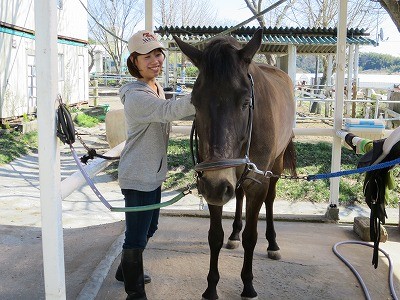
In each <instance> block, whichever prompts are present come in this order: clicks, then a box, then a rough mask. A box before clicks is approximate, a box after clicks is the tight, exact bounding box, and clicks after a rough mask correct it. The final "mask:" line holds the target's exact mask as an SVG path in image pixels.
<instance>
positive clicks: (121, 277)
mask: <svg viewBox="0 0 400 300" xmlns="http://www.w3.org/2000/svg"><path fill="white" fill-rule="evenodd" d="M115 279H117V280H118V281H121V282H124V275H123V274H122V267H121V263H120V264H119V266H118V268H117V272H115ZM150 282H151V277H150V276H149V275H146V274H144V284H148V283H150Z"/></svg>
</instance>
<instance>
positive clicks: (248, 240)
mask: <svg viewBox="0 0 400 300" xmlns="http://www.w3.org/2000/svg"><path fill="white" fill-rule="evenodd" d="M262 199H265V194H264V195H261V194H258V195H257V196H255V195H251V196H250V195H248V194H246V225H245V227H244V230H243V241H242V245H243V249H244V262H243V268H242V273H241V278H242V281H243V285H244V287H243V292H242V294H241V296H242V299H257V292H256V290H255V289H254V286H253V255H254V247H255V246H256V243H257V236H258V233H257V221H258V214H259V212H260V209H261V206H262V203H263V200H262Z"/></svg>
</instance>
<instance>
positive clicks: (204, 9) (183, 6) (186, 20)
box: [154, 0, 217, 26]
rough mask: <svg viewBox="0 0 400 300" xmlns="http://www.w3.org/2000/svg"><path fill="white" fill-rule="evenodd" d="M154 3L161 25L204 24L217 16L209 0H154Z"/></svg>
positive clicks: (156, 17) (212, 20)
mask: <svg viewBox="0 0 400 300" xmlns="http://www.w3.org/2000/svg"><path fill="white" fill-rule="evenodd" d="M154 5H155V8H156V9H155V20H156V22H157V23H158V24H160V25H161V26H204V25H210V24H213V23H215V20H216V18H217V12H216V11H215V9H214V7H213V5H212V3H211V0H156V1H155V2H154Z"/></svg>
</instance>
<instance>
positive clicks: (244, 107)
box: [242, 99, 250, 110]
mask: <svg viewBox="0 0 400 300" xmlns="http://www.w3.org/2000/svg"><path fill="white" fill-rule="evenodd" d="M249 105H250V100H248V99H247V100H246V101H245V102H243V104H242V110H246V109H248V108H249Z"/></svg>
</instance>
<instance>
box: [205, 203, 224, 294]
mask: <svg viewBox="0 0 400 300" xmlns="http://www.w3.org/2000/svg"><path fill="white" fill-rule="evenodd" d="M208 208H209V210H210V229H209V231H208V244H209V246H210V269H209V271H208V276H207V283H208V286H207V289H206V291H205V292H204V293H203V295H202V296H203V299H207V300H215V299H218V294H217V284H218V281H219V272H218V256H219V252H220V251H221V248H222V244H223V242H224V230H223V229H222V206H215V205H209V206H208Z"/></svg>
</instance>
